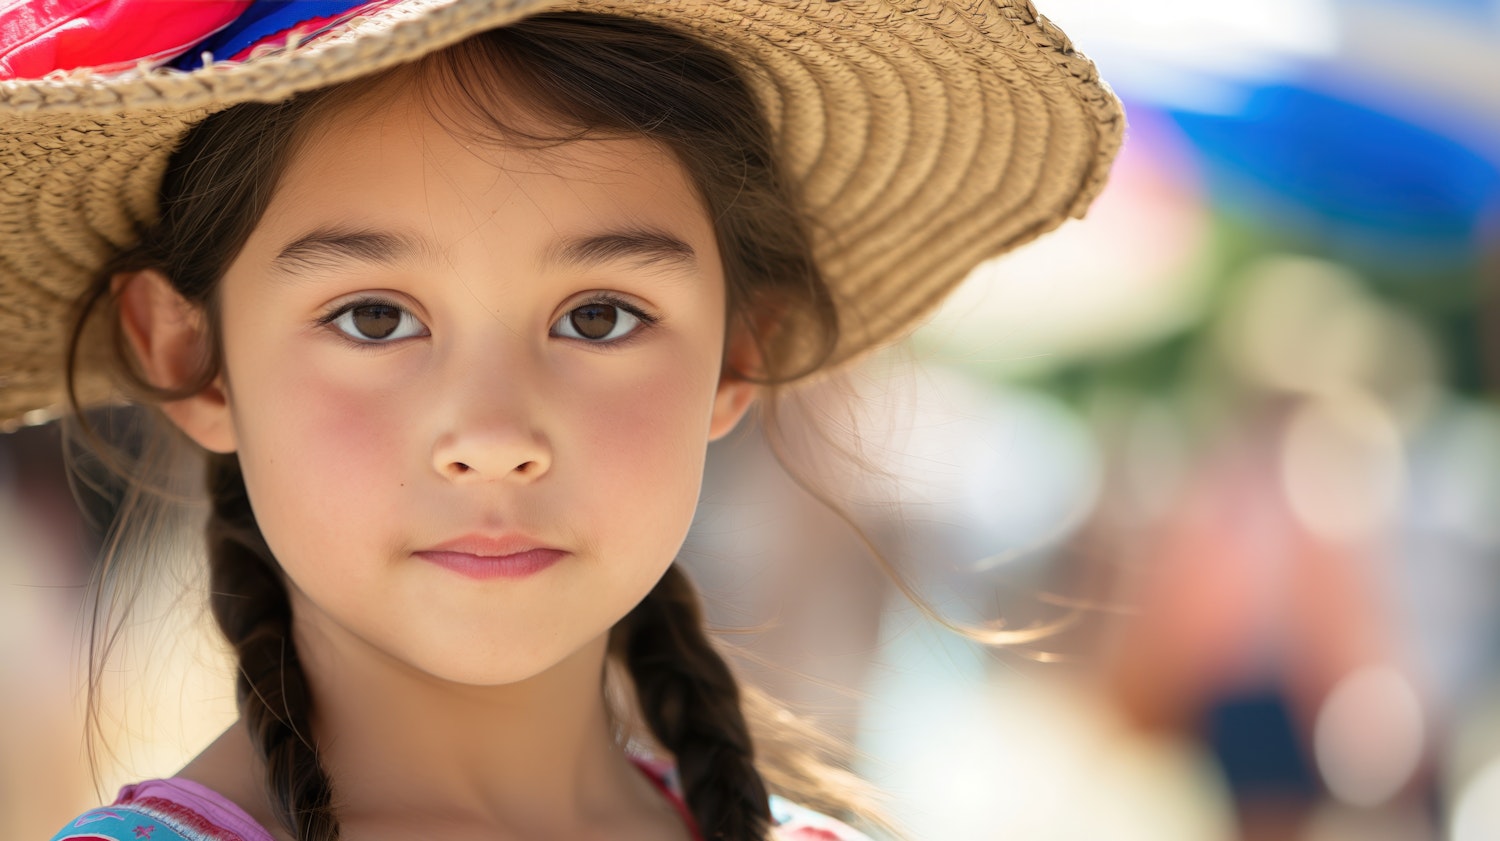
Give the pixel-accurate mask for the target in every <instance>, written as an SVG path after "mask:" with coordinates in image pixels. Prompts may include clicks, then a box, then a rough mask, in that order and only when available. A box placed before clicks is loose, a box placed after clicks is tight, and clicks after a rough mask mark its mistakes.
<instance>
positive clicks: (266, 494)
mask: <svg viewBox="0 0 1500 841" xmlns="http://www.w3.org/2000/svg"><path fill="white" fill-rule="evenodd" d="M277 370H278V375H277V376H276V377H275V378H274V379H273V378H264V379H261V380H259V381H257V380H256V379H255V378H254V376H253V375H252V376H251V377H238V378H237V380H236V386H237V387H236V393H237V395H238V396H239V397H240V398H241V399H240V400H238V401H237V409H236V412H235V415H236V418H235V424H236V428H237V431H238V434H239V440H240V462H241V467H242V469H243V471H244V473H245V481H246V484H247V488H248V489H249V491H250V495H251V499H252V501H253V502H254V508H255V511H256V516H257V519H259V520H260V524H261V529H262V531H263V532H264V533H265V536H266V539H267V541H268V542H269V543H270V545H271V547H272V549H273V551H274V552H275V553H276V555H277V557H278V558H279V559H281V561H282V563H283V564H284V565H286V566H287V567H288V568H289V569H292V568H295V567H298V566H301V565H302V564H301V563H300V562H299V561H300V559H302V558H306V557H329V552H331V551H332V550H334V549H335V548H336V547H337V545H338V543H337V541H342V542H343V543H345V544H347V542H348V540H349V535H351V534H361V533H365V528H364V527H356V523H355V521H356V520H358V521H360V523H370V522H391V520H390V519H389V518H388V515H389V514H391V513H392V509H394V508H395V505H394V502H395V500H394V495H393V494H391V493H389V492H388V491H387V490H386V489H388V488H398V487H399V485H400V483H401V482H402V481H403V478H402V477H401V476H400V475H398V472H397V466H398V465H399V464H400V458H401V454H402V450H401V449H400V447H399V435H400V430H401V428H402V426H403V423H402V421H401V419H400V418H399V417H397V416H395V412H396V411H397V410H398V409H399V407H400V401H398V400H394V399H382V395H381V394H379V393H372V390H371V389H370V388H369V387H368V386H364V387H351V386H350V385H349V384H348V383H347V381H341V380H339V379H337V378H334V377H329V376H325V375H324V374H323V373H322V372H320V371H319V370H318V369H317V368H316V367H315V366H309V365H307V364H305V360H304V364H301V365H283V366H279V368H278V369H277Z"/></svg>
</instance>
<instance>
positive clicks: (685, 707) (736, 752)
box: [620, 564, 771, 841]
mask: <svg viewBox="0 0 1500 841" xmlns="http://www.w3.org/2000/svg"><path fill="white" fill-rule="evenodd" d="M624 631H625V633H624V635H623V639H622V640H621V645H620V650H621V652H622V657H623V659H624V663H625V666H626V667H627V668H628V669H629V670H630V675H631V677H632V679H633V680H634V682H635V687H636V695H637V697H638V698H639V701H640V708H641V714H642V716H643V717H644V718H645V719H646V723H647V724H648V725H650V727H651V732H652V733H653V734H654V735H655V736H656V739H657V741H659V742H661V744H662V746H663V747H665V748H666V749H667V750H669V751H671V752H672V754H673V755H674V756H675V757H676V759H677V769H678V773H679V774H680V775H681V777H682V786H683V791H684V794H685V796H686V800H687V804H688V810H689V811H690V812H692V814H693V818H694V820H696V821H697V823H698V827H699V829H700V831H701V832H702V834H703V837H704V838H705V839H708V841H763V839H765V838H767V837H768V833H769V832H770V829H771V811H770V804H769V795H768V792H767V791H766V784H765V782H764V781H763V780H762V779H761V776H760V772H759V771H757V770H756V768H755V761H754V760H755V752H754V748H753V746H752V743H751V739H750V729H749V726H748V725H747V724H746V721H745V714H744V711H743V710H742V709H741V708H740V688H739V684H738V683H737V682H736V681H735V678H734V674H733V673H732V672H731V671H730V670H729V665H728V664H727V663H726V662H725V661H724V658H723V657H722V656H721V655H720V654H719V652H718V651H717V650H716V649H715V648H714V646H713V644H712V643H711V642H710V641H709V638H708V635H707V634H706V633H705V632H704V629H703V613H702V609H701V608H700V607H699V603H698V593H697V591H696V590H695V589H694V588H693V584H692V582H691V581H689V580H688V577H687V575H686V574H684V573H683V572H682V570H680V569H678V567H677V565H676V564H673V565H672V566H671V567H670V568H668V569H667V574H666V575H664V576H662V579H661V581H660V582H658V583H657V585H656V587H655V588H654V589H653V590H652V591H651V593H650V594H649V595H647V596H646V598H645V600H643V601H642V602H641V603H640V605H638V606H637V607H636V608H635V610H633V611H631V613H630V615H629V616H628V617H627V618H626V622H625V627H624Z"/></svg>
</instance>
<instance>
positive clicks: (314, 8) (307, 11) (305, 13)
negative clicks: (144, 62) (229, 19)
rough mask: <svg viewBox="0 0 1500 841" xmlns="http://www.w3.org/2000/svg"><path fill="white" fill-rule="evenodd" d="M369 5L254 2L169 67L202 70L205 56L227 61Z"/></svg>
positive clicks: (342, 0)
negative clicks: (301, 27) (302, 26)
mask: <svg viewBox="0 0 1500 841" xmlns="http://www.w3.org/2000/svg"><path fill="white" fill-rule="evenodd" d="M368 4H369V3H368V0H255V2H254V3H251V4H250V7H249V8H248V9H246V10H245V11H244V12H243V13H241V14H240V16H239V17H238V18H235V20H234V22H233V23H231V24H229V25H228V26H226V27H224V28H223V29H220V30H219V31H218V32H215V33H214V34H213V35H210V36H209V37H208V38H205V39H204V40H203V41H201V42H199V43H198V44H196V45H194V46H193V47H192V48H191V49H189V50H188V51H187V52H185V53H183V54H182V55H181V56H179V57H178V58H177V59H175V60H173V61H172V62H171V64H170V66H171V67H175V68H177V69H178V70H197V69H198V68H200V67H202V66H203V54H204V53H209V54H210V55H212V56H213V57H214V58H216V59H219V60H224V59H228V58H230V57H232V56H235V55H238V54H239V53H241V52H243V51H244V50H246V49H249V48H250V47H253V46H255V45H256V44H258V43H261V42H262V41H266V40H268V39H272V38H273V37H274V36H277V35H284V34H286V33H289V32H290V31H291V30H292V29H294V28H296V27H297V26H298V25H299V24H302V23H305V22H307V21H310V20H318V19H322V18H330V17H336V16H342V15H345V14H347V13H349V12H351V11H353V10H355V9H358V8H359V7H361V6H365V5H368Z"/></svg>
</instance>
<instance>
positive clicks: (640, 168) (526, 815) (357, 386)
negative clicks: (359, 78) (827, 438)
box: [136, 89, 753, 839]
mask: <svg viewBox="0 0 1500 841" xmlns="http://www.w3.org/2000/svg"><path fill="white" fill-rule="evenodd" d="M377 99H378V101H379V102H380V107H378V108H370V107H368V106H366V107H360V108H355V109H350V110H347V111H345V112H342V113H340V114H338V115H336V116H335V117H334V118H333V119H331V120H329V121H326V122H322V123H320V125H319V126H318V128H317V130H316V131H314V133H313V134H312V135H311V136H310V138H309V142H308V143H307V144H306V145H305V146H303V147H301V148H300V149H299V151H298V153H297V154H296V155H295V156H294V158H293V159H292V161H291V164H290V168H289V170H288V171H287V172H286V174H285V176H284V178H283V179H282V182H281V187H280V188H279V189H278V192H277V193H276V195H275V197H274V198H273V200H272V202H271V204H270V206H269V208H268V209H267V211H266V213H265V215H264V217H263V218H262V220H261V221H260V223H259V225H258V226H257V227H256V229H255V231H254V233H253V234H252V235H251V236H250V238H249V241H248V242H247V244H246V246H245V248H244V249H243V251H242V252H241V253H240V254H239V255H238V257H237V258H236V259H235V260H234V262H233V264H232V265H231V266H230V268H229V270H228V273H227V275H226V276H225V278H224V279H223V282H222V286H221V289H220V297H219V306H220V313H221V318H222V325H221V326H222V342H223V352H224V370H225V375H224V377H223V378H222V379H221V380H220V381H219V383H218V384H217V385H216V386H215V387H214V388H211V389H208V390H206V391H205V392H204V393H203V394H201V395H199V396H197V397H195V398H192V399H191V400H189V401H182V402H181V403H178V404H173V405H170V406H168V407H167V408H168V410H169V414H170V415H171V416H172V417H173V419H174V420H176V421H177V422H178V424H179V425H180V426H182V427H183V429H184V430H185V431H186V432H188V434H189V435H191V436H192V437H194V438H195V439H197V440H198V441H199V443H201V444H203V445H204V446H206V447H208V448H209V449H214V450H221V451H225V450H231V449H232V450H235V451H237V452H238V453H239V458H240V462H241V465H242V468H243V471H244V475H245V481H246V486H247V489H248V490H249V493H250V498H251V500H252V504H253V507H254V510H255V514H256V518H257V520H258V521H259V524H260V527H261V529H262V531H263V533H264V534H265V537H266V540H267V542H268V544H269V545H270V547H271V549H272V551H273V553H274V554H275V556H276V558H277V560H278V561H279V562H280V564H281V567H282V568H283V570H284V571H285V573H286V576H287V579H288V581H289V584H290V587H291V592H292V602H293V611H294V616H295V618H294V634H295V639H296V644H297V648H298V651H299V653H300V655H301V657H302V660H303V662H304V664H305V666H306V668H307V671H308V673H309V675H310V680H311V682H312V685H313V688H314V692H315V697H316V699H317V705H316V713H315V719H314V726H315V729H316V732H317V737H318V742H319V744H320V746H321V747H322V749H323V750H324V763H325V766H326V767H328V769H329V771H330V773H331V776H332V778H333V780H334V781H335V790H336V792H337V796H338V798H339V801H340V803H341V804H342V805H341V808H340V819H341V821H342V822H343V826H344V837H346V838H355V839H359V838H383V837H390V838H396V837H446V838H464V837H470V836H472V837H476V838H477V837H485V838H489V839H494V838H510V837H517V838H520V837H525V838H592V837H599V838H621V837H643V838H645V837H651V838H674V837H682V838H685V837H686V834H685V832H684V830H683V828H682V826H681V823H680V821H679V820H678V819H677V817H676V816H675V814H673V813H672V812H671V811H670V809H668V808H667V807H666V805H665V803H664V801H663V800H662V799H661V798H660V796H659V795H658V794H657V793H656V792H655V791H654V790H653V789H651V788H650V787H649V785H647V784H646V783H645V781H644V778H642V777H641V776H640V775H639V774H638V773H637V772H636V770H635V769H634V768H632V767H631V766H630V765H629V764H628V763H627V762H626V761H625V759H624V758H623V756H622V755H621V754H620V753H619V749H618V748H617V747H615V746H614V744H613V738H612V735H611V733H610V731H609V726H608V723H607V720H606V717H605V710H604V704H603V701H602V698H601V694H600V680H601V670H602V665H603V661H604V655H605V641H606V638H607V634H608V631H609V629H610V627H611V626H612V625H614V624H615V623H616V622H617V621H618V620H619V619H620V618H621V617H623V616H624V615H625V614H626V613H627V612H628V611H629V610H630V609H631V608H632V607H634V606H635V605H636V604H637V603H638V602H639V601H640V600H641V599H642V598H643V597H644V596H645V595H646V593H647V592H648V591H649V590H650V589H651V587H652V585H653V584H654V583H655V582H656V581H657V579H658V578H659V577H660V576H661V575H662V573H663V572H664V571H665V570H666V568H667V567H668V565H669V564H670V563H671V561H672V559H673V557H674V556H675V554H676V552H677V550H678V549H679V547H680V546H681V543H682V541H683V539H684V537H685V535H686V532H687V529H688V525H689V522H690V521H691V518H692V515H693V511H694V506H695V504H696V500H697V496H698V492H699V485H700V482H701V479H702V472H703V462H704V456H705V451H706V447H707V444H708V442H709V441H710V440H711V439H713V438H715V437H717V436H720V435H723V434H725V433H727V432H728V431H729V429H731V428H732V427H733V425H734V424H735V423H736V422H737V420H738V419H739V417H740V416H741V414H742V413H743V412H744V410H745V408H746V406H747V405H748V403H749V401H750V400H751V399H752V397H753V392H752V390H751V389H752V387H751V386H750V385H748V384H747V383H745V382H743V381H739V380H735V379H732V378H721V375H720V372H721V366H722V359H723V352H724V348H725V344H726V343H725V339H726V335H725V329H726V328H725V323H726V318H725V292H724V279H723V276H722V269H721V267H720V259H719V253H718V250H717V247H716V244H715V238H714V231H713V228H712V225H711V222H710V220H709V218H708V216H707V214H706V212H705V211H704V208H703V207H702V204H701V202H700V200H699V198H698V196H697V194H696V192H695V191H694V189H693V188H692V186H691V184H690V182H689V181H688V180H687V177H686V175H685V174H684V172H683V171H682V169H681V167H680V166H679V165H678V164H677V163H676V162H675V160H674V159H673V158H672V157H671V155H670V154H669V153H667V152H665V151H664V150H662V149H660V148H658V147H657V146H655V145H653V144H650V143H648V142H646V141H643V140H618V139H617V140H608V141H605V140H597V141H581V142H573V143H568V144H565V145H563V146H560V147H555V148H552V149H549V150H547V151H536V150H529V151H528V150H523V149H518V148H513V147H506V146H502V145H497V144H495V143H493V142H486V143H477V142H474V141H473V140H472V139H471V138H470V137H469V136H468V135H467V134H466V133H465V132H464V131H462V130H458V131H455V130H454V129H453V127H452V126H451V125H445V124H444V123H439V122H438V121H436V120H435V119H434V118H433V116H432V115H431V113H430V109H428V108H426V107H424V106H423V105H421V104H420V103H418V102H417V101H416V99H415V98H414V97H412V96H410V95H408V94H407V93H404V92H402V90H401V89H398V90H393V91H392V92H390V96H386V97H380V98H377ZM330 241H337V242H342V243H343V247H342V248H341V247H338V246H337V245H329V244H328V243H329V242H330ZM295 243H300V245H297V246H296V247H291V246H293V244H295ZM668 245H669V246H670V247H666V246H668ZM136 279H137V280H145V281H146V282H148V283H149V282H151V278H150V277H149V276H145V277H143V278H136ZM601 293H604V294H607V295H608V296H609V299H610V300H611V301H614V302H616V303H623V304H627V305H628V306H630V307H634V308H637V309H638V310H640V311H641V312H642V313H643V314H645V315H646V316H649V319H648V318H642V319H641V320H640V322H639V323H638V324H636V325H635V326H634V328H633V330H632V329H629V322H630V319H629V318H628V317H620V318H619V319H618V320H617V322H616V326H617V330H616V333H615V334H610V336H609V338H607V339H606V340H604V341H602V342H600V343H591V342H590V341H588V340H586V339H584V338H579V337H578V336H577V335H571V334H569V327H568V325H570V324H571V323H572V322H571V320H570V319H569V318H568V315H569V313H570V312H572V311H574V310H575V309H576V308H578V307H580V306H581V305H584V304H587V303H589V302H591V301H596V300H598V299H599V296H600V294H601ZM143 294H144V293H143ZM158 294H159V293H158ZM361 301H364V302H367V305H368V302H369V301H378V302H381V305H383V306H395V307H399V308H401V310H402V311H403V312H404V314H401V315H400V316H399V322H398V323H396V326H395V330H394V332H391V333H390V334H389V338H387V339H385V340H384V341H383V342H380V343H376V342H375V340H373V339H369V338H367V337H365V336H363V335H362V334H360V333H359V332H358V330H359V326H358V325H359V324H365V325H370V324H374V325H376V327H378V328H380V329H381V330H389V329H390V326H391V324H392V323H393V322H396V319H397V315H396V314H395V311H393V310H389V309H384V310H369V309H366V310H361V311H359V313H357V314H362V318H363V320H362V321H357V320H356V319H355V318H354V317H352V316H346V317H344V318H342V319H340V318H332V319H331V318H330V316H332V315H334V314H335V313H337V312H338V311H339V310H340V309H341V308H343V307H345V306H346V305H348V304H351V303H355V302H361ZM607 306H608V305H607ZM382 319H384V320H383V321H382ZM650 319H655V321H654V323H652V322H651V321H650ZM560 324H561V325H562V326H561V328H559V325H560ZM382 325H384V326H382ZM621 325H624V326H623V327H622V326H621ZM377 332H378V331H377ZM616 334H617V335H616ZM361 341H364V342H366V343H363V344H361V343H360V342H361ZM730 346H731V352H735V351H734V350H733V348H735V347H738V346H739V345H738V344H737V343H736V342H731V343H730ZM158 353H159V354H163V353H164V352H161V351H158ZM146 355H147V356H148V357H149V356H150V353H149V352H147V353H146ZM165 355H168V356H169V355H170V354H165ZM147 367H148V369H150V368H151V364H150V363H148V365H147ZM154 370H160V369H154ZM473 533H483V534H489V535H515V534H520V535H524V536H527V537H529V538H532V539H534V540H535V541H536V542H537V543H538V544H539V545H543V546H547V547H552V548H555V549H558V550H561V551H562V553H563V554H562V555H561V556H560V558H559V559H558V560H557V561H556V563H553V564H552V565H550V566H548V567H546V568H544V569H541V570H540V571H537V572H534V573H533V574H530V575H526V576H523V577H519V578H516V577H500V578H492V579H482V580H481V579H475V578H471V577H467V576H464V575H461V574H458V573H456V572H454V571H453V570H451V569H448V568H445V567H443V566H440V565H437V564H434V563H430V562H428V561H426V560H423V559H422V558H421V557H419V556H417V555H415V554H414V553H416V552H418V551H420V550H423V549H428V548H431V547H433V546H434V545H436V544H438V543H441V542H444V541H449V540H452V539H455V538H459V537H461V536H464V535H468V534H473ZM249 749H250V748H249V742H248V739H247V738H246V736H245V735H244V733H243V732H242V730H241V729H240V728H234V729H231V731H229V732H228V733H226V734H225V736H224V737H222V738H221V739H220V740H219V742H217V743H215V745H214V746H213V747H211V748H210V749H209V750H208V751H207V752H206V753H205V754H204V755H203V756H202V757H200V758H199V760H196V761H195V762H194V763H193V764H192V765H190V766H189V767H188V768H187V769H185V774H186V775H187V776H191V777H196V778H198V779H200V781H202V782H205V783H206V784H209V785H211V786H214V787H216V788H218V789H220V790H221V791H224V792H225V793H226V794H228V795H229V796H230V797H231V798H232V799H236V800H238V801H239V802H241V805H244V806H245V807H246V808H247V810H249V811H250V812H251V814H252V815H254V816H256V817H259V818H261V819H262V823H268V822H269V821H270V818H269V813H268V812H267V811H266V810H265V808H264V804H263V802H256V797H257V795H260V796H262V797H263V791H262V790H261V789H259V788H257V786H258V785H260V783H259V782H258V780H259V777H258V774H259V771H258V770H254V772H253V773H250V770H251V766H253V764H254V763H253V761H252V760H251V759H250V758H249V754H248V751H249ZM433 827H442V828H443V829H442V830H441V832H438V833H436V834H435V833H434V830H433Z"/></svg>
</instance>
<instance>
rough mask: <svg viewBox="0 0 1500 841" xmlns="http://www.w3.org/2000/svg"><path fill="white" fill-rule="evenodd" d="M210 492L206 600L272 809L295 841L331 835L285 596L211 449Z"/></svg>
mask: <svg viewBox="0 0 1500 841" xmlns="http://www.w3.org/2000/svg"><path fill="white" fill-rule="evenodd" d="M208 491H209V495H210V497H211V499H212V501H213V512H212V514H211V515H210V517H209V521H208V554H209V585H210V593H211V595H210V604H211V605H212V607H213V613H214V619H216V620H217V621H218V623H219V628H220V630H222V631H223V632H224V636H225V637H226V638H227V639H228V640H229V643H230V645H232V646H234V650H235V654H236V655H237V656H238V658H239V678H238V680H237V681H236V686H235V694H236V697H237V699H238V702H239V708H240V715H241V717H242V718H243V719H244V721H245V723H246V725H247V726H248V727H249V728H250V735H251V739H252V740H253V741H254V743H255V747H256V750H257V751H258V752H259V754H260V757H261V759H262V760H263V761H264V762H265V767H266V787H267V789H268V790H269V791H270V793H271V802H272V804H273V806H274V807H275V809H276V816H277V818H278V819H279V820H280V821H281V825H282V826H283V827H284V828H285V829H286V830H287V831H288V832H291V833H292V835H293V837H295V838H297V839H299V841H333V839H336V838H338V835H339V827H338V821H337V819H336V818H335V817H334V814H333V809H332V808H331V805H330V804H331V802H332V797H333V789H332V785H331V783H330V781H329V779H328V775H327V774H326V773H324V771H323V766H322V764H321V763H320V762H319V761H318V752H317V748H316V747H315V746H314V745H313V742H312V733H311V730H310V727H309V718H308V712H309V709H310V706H311V702H312V698H311V693H310V691H309V689H308V685H307V677H306V675H305V674H304V673H303V671H302V664H301V662H300V661H299V660H298V658H297V650H296V648H295V647H294V645H293V642H292V606H291V602H290V601H289V600H288V598H287V591H286V585H285V584H283V583H282V580H281V575H280V571H279V568H278V567H277V565H276V561H275V559H274V558H272V556H271V550H270V549H269V548H268V547H267V546H266V542H265V538H264V537H263V536H262V535H261V532H260V527H259V526H258V525H256V523H255V514H254V513H253V512H252V511H251V509H250V498H249V496H248V495H247V493H246V491H245V479H244V476H243V474H241V473H240V463H239V458H238V457H237V456H236V455H234V454H233V453H230V454H227V455H219V454H214V453H210V454H209V457H208Z"/></svg>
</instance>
